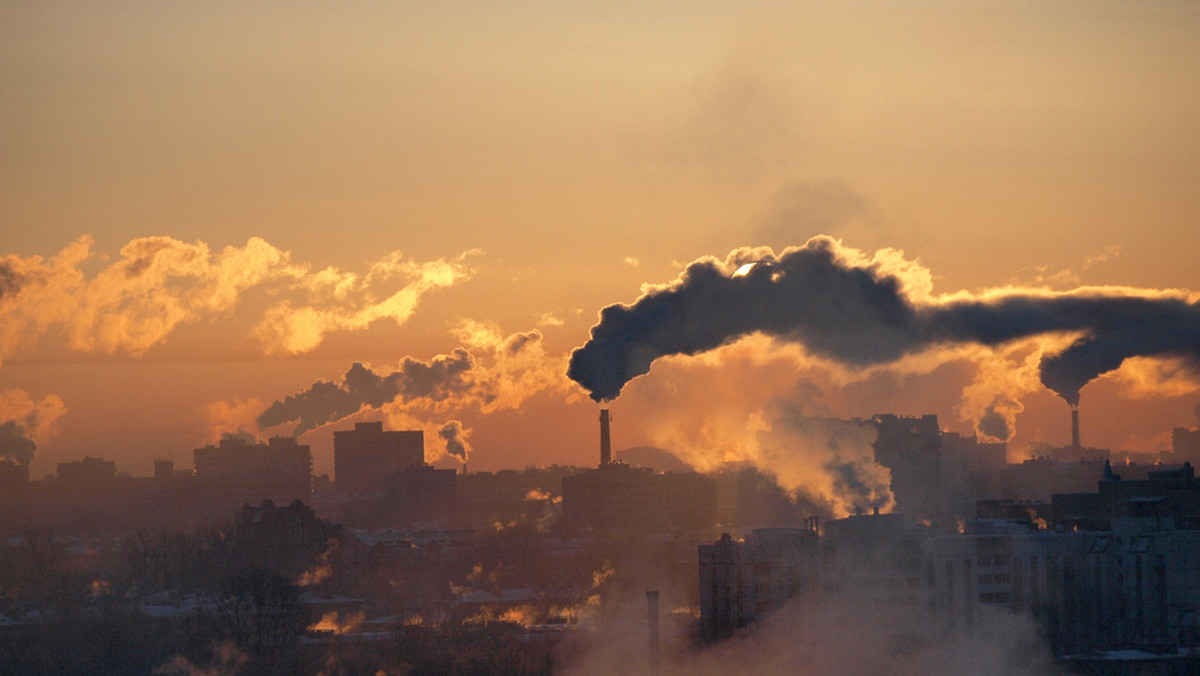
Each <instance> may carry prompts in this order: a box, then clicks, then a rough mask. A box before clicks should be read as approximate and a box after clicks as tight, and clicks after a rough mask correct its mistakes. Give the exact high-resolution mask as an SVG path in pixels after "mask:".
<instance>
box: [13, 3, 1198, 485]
mask: <svg viewBox="0 0 1200 676" xmlns="http://www.w3.org/2000/svg"><path fill="white" fill-rule="evenodd" d="M3 13H4V16H5V20H4V21H3V22H0V26H3V27H0V31H3V34H4V40H3V41H0V42H2V43H3V45H4V46H3V47H2V48H0V49H2V50H3V53H4V55H5V58H4V59H3V60H2V62H3V64H4V65H3V66H0V81H2V82H3V83H4V84H5V87H6V90H7V91H9V92H11V96H10V99H9V102H8V103H6V104H5V105H4V106H3V107H2V108H0V110H2V113H0V114H3V116H4V124H3V125H2V131H0V150H2V151H3V153H4V155H5V157H6V158H8V159H7V161H6V162H5V163H4V167H3V168H2V169H0V203H2V204H4V205H5V209H4V216H3V219H4V220H3V223H4V226H3V232H4V235H3V236H0V243H2V246H0V291H2V295H0V323H2V326H3V329H2V330H0V424H3V423H5V422H7V421H13V422H15V423H16V424H17V425H19V426H21V427H22V428H23V429H24V431H25V433H26V434H27V435H28V436H31V437H32V440H33V441H34V442H36V444H37V450H36V452H35V453H34V455H33V458H32V464H31V468H32V472H31V475H32V476H34V477H40V476H42V475H43V474H48V473H52V471H53V468H54V466H55V464H56V463H58V462H64V461H70V460H75V459H78V458H80V457H83V456H84V455H91V456H101V457H104V458H106V459H109V460H114V461H116V463H117V465H118V467H120V468H121V469H123V470H127V471H130V472H131V473H133V474H135V475H148V474H149V473H150V468H151V465H152V462H153V460H154V458H156V457H169V458H174V459H175V460H176V462H177V464H178V465H180V466H183V465H186V464H187V463H188V461H189V460H190V455H191V451H192V449H194V448H198V447H202V446H204V445H206V444H210V443H213V442H215V441H216V440H217V439H218V438H219V436H220V434H221V433H222V432H237V431H249V432H253V433H255V434H256V435H257V436H259V437H260V438H266V437H267V436H270V435H274V434H285V435H287V434H292V433H294V432H299V433H300V440H301V443H305V444H310V445H311V446H312V448H313V456H314V458H313V461H314V469H315V470H316V471H317V472H318V473H330V472H331V471H332V435H333V431H334V430H335V429H336V430H343V429H349V428H351V427H353V423H354V422H357V421H363V420H383V421H384V422H385V423H386V426H387V427H388V428H390V429H408V428H414V429H424V430H425V431H426V432H427V434H426V435H425V436H426V440H427V441H426V444H427V453H429V455H430V457H431V458H432V457H434V456H437V455H440V454H441V453H443V452H445V451H446V450H447V448H449V449H451V451H452V452H454V454H455V455H460V456H464V455H465V457H466V458H467V462H468V464H469V465H470V466H471V467H472V468H478V469H496V468H501V467H523V466H525V465H529V464H542V465H546V464H551V463H561V464H577V465H591V464H593V459H594V457H595V452H596V451H595V439H594V435H593V434H592V431H593V429H594V424H595V417H596V414H597V406H596V404H595V403H593V402H592V401H590V400H589V398H588V392H587V391H585V390H584V389H582V388H580V387H579V386H577V385H576V384H575V383H574V382H573V381H572V380H570V379H569V378H567V376H566V372H567V366H568V359H569V357H570V354H571V352H572V350H575V349H577V348H580V347H582V346H583V345H584V344H585V343H587V341H588V339H589V330H590V329H591V327H593V326H594V325H595V324H597V322H598V319H597V317H598V313H599V312H600V310H601V309H602V308H605V307H608V306H610V305H612V304H614V303H625V304H633V303H634V302H636V301H637V300H638V299H639V298H641V297H643V296H644V295H645V294H646V293H648V292H652V291H653V290H654V289H655V288H662V287H665V286H669V285H671V284H672V283H673V282H672V280H676V279H677V278H679V277H680V275H682V274H683V273H684V270H685V269H686V267H687V265H688V264H689V263H691V262H693V261H697V260H701V259H706V257H715V259H716V260H718V261H721V263H722V265H725V266H727V267H725V268H722V270H723V274H724V275H725V276H726V277H728V278H730V279H732V278H733V276H734V275H736V274H738V270H739V269H740V267H735V268H732V269H729V268H728V266H729V265H731V261H733V260H734V259H735V258H737V256H736V255H735V256H731V252H737V251H741V250H742V248H743V247H770V253H769V254H768V253H767V252H766V250H765V249H759V250H757V253H756V254H755V255H757V256H759V257H760V258H761V257H764V256H768V255H769V256H779V257H782V256H783V255H784V253H785V249H786V248H787V247H800V248H802V247H805V246H806V243H809V242H811V241H814V240H812V238H814V237H817V236H819V235H830V236H832V237H834V238H837V240H838V242H840V243H838V242H834V243H831V244H829V246H830V247H833V250H834V251H835V252H836V254H837V256H838V257H839V260H843V261H847V262H848V263H847V264H848V265H849V266H850V267H858V268H862V269H872V270H876V271H883V272H884V273H889V274H893V275H896V278H897V279H902V280H904V282H905V284H906V285H907V286H904V287H903V289H902V291H903V297H904V298H906V299H908V300H910V301H913V300H916V301H918V302H943V301H948V300H950V299H952V298H953V297H958V298H969V299H987V298H991V297H995V296H997V295H1002V294H1013V293H1026V294H1029V293H1034V294H1043V295H1044V294H1066V293H1076V294H1078V293H1080V292H1079V290H1080V289H1088V290H1090V291H1087V292H1086V293H1091V294H1099V295H1108V296H1112V295H1117V296H1122V297H1137V298H1158V299H1162V298H1171V299H1175V300H1177V301H1178V302H1180V303H1182V304H1184V305H1189V306H1190V307H1194V306H1195V303H1196V299H1197V292H1196V291H1195V289H1196V287H1197V282H1196V280H1195V277H1194V272H1193V271H1194V263H1195V261H1196V260H1197V258H1198V257H1200V237H1197V236H1196V235H1195V234H1194V231H1195V216H1196V214H1197V213H1200V195H1198V194H1197V193H1196V191H1195V190H1194V185H1195V183H1196V181H1195V179H1196V172H1197V171H1198V169H1197V167H1196V165H1195V162H1194V158H1195V157H1196V152H1197V150H1198V149H1200V133H1198V132H1197V131H1196V128H1195V125H1194V123H1193V121H1194V120H1195V119H1196V117H1197V115H1196V114H1197V113H1198V112H1200V98H1197V97H1196V95H1195V94H1194V93H1193V89H1194V88H1193V87H1192V86H1191V83H1193V82H1195V81H1196V77H1197V76H1198V75H1200V72H1198V71H1200V58H1197V57H1200V54H1197V53H1196V52H1197V51H1200V40H1197V39H1196V38H1197V37H1200V17H1198V16H1197V14H1196V12H1195V11H1194V9H1192V8H1190V7H1189V6H1188V5H1186V4H1183V3H1168V2H1161V3H1152V4H1150V5H1144V6H1143V5H1139V6H1136V7H1134V6H1129V5H1126V4H1124V3H1098V4H1097V3H1091V4H1088V5H1083V4H1078V5H1075V4H1067V5H1060V6H1056V7H1053V8H1044V7H1030V6H1026V5H1022V4H1017V3H999V4H995V3H988V4H986V5H984V4H978V5H971V6H968V7H963V6H961V5H957V4H951V3H926V4H923V5H921V6H920V8H919V9H906V8H881V7H869V6H866V5H849V6H846V5H843V4H841V3H837V4H835V3H807V4H804V5H802V6H798V7H790V6H779V5H777V4H775V3H758V4H753V5H751V6H748V7H746V8H744V9H741V10H738V11H736V12H734V11H724V10H721V9H720V8H718V7H708V8H700V9H697V8H685V7H682V6H676V5H674V4H672V3H659V4H656V5H653V6H647V7H643V8H638V9H615V8H613V9H605V10H601V9H598V8H593V9H588V10H584V9H578V8H574V9H572V8H561V7H556V8H551V7H539V8H521V9H499V8H492V9H483V8H479V7H473V6H470V5H467V6H463V7H437V8H433V7H430V8H399V7H396V8H390V7H388V8H384V7H372V8H366V7H363V8H358V10H357V11H355V10H350V9H342V8H339V9H333V8H326V10H325V12H324V16H322V17H321V18H320V19H316V18H314V17H309V16H301V15H299V14H292V13H289V12H287V11H286V10H283V9H274V8H266V7H258V8H245V7H235V6H229V7H226V8H224V10H223V11H221V12H211V13H206V12H204V11H203V10H197V9H188V8H182V7H175V8H157V9H153V10H150V9H140V8H133V7H131V8H126V9H113V10H107V11H106V10H100V9H96V8H91V7H88V6H86V5H84V4H80V5H78V6H60V7H59V8H57V9H53V8H46V7H42V6H40V5H37V4H28V5H22V4H18V5H10V6H9V7H8V8H6V9H5V10H3ZM818 241H824V240H818ZM738 255H741V256H742V258H739V259H737V260H743V259H745V256H747V255H748V254H745V253H742V254H738ZM706 260H707V259H706ZM742 274H746V273H742ZM1073 338H1074V334H1071V335H1067V334H1063V333H1056V334H1054V335H1048V334H1041V333H1039V334H1037V335H1034V336H1032V337H1031V338H1029V339H1028V340H1026V339H1024V338H1022V339H1013V340H1010V341H1004V342H1001V343H999V344H997V345H994V346H991V347H988V348H982V347H979V346H977V345H974V344H972V345H960V346H958V347H957V348H955V349H943V347H940V346H937V347H934V348H931V349H927V350H917V351H912V352H908V353H906V354H905V355H904V356H903V357H902V358H899V359H895V360H887V361H880V362H876V363H870V364H849V365H847V364H845V363H842V362H840V361H838V360H837V359H831V358H828V354H825V355H824V356H822V355H821V354H819V353H814V352H810V351H808V350H807V349H806V348H805V346H804V345H803V341H800V342H797V341H790V340H787V339H775V340H770V339H767V338H765V337H763V336H762V335H757V334H750V335H747V336H745V337H742V338H740V339H739V340H737V341H736V342H734V343H732V344H727V345H724V346H723V347H719V348H717V349H713V350H704V351H701V352H699V353H697V354H696V355H694V356H690V357H688V356H672V357H667V358H664V359H661V360H659V361H657V362H655V363H654V365H653V369H652V370H651V372H650V373H649V374H647V375H644V376H640V377H637V378H634V379H632V380H630V381H629V382H628V385H627V387H626V389H625V390H624V391H623V393H622V395H621V396H620V397H619V398H617V399H616V400H615V401H612V402H610V404H609V405H610V406H611V409H612V411H613V415H614V419H615V422H614V446H615V447H616V448H625V447H630V446H639V445H652V446H660V447H662V448H665V449H667V450H670V451H673V452H677V453H679V454H680V455H681V456H682V457H683V458H684V459H685V460H688V461H691V462H693V464H696V465H697V466H703V465H706V464H711V463H712V462H715V461H717V460H719V459H736V458H749V459H753V460H757V461H759V462H768V458H769V457H770V454H764V453H760V452H759V451H760V450H761V449H759V448H757V444H759V440H758V439H757V438H756V437H757V435H758V433H759V432H767V431H778V430H779V429H780V428H781V427H783V423H784V420H785V419H786V417H787V416H788V415H790V414H793V413H797V412H798V413H802V414H804V415H814V416H831V417H856V416H857V417H869V416H871V415H873V414H876V413H890V412H895V413H899V414H907V415H918V414H925V413H935V414H938V415H939V416H940V419H941V420H942V423H943V425H945V426H948V427H950V428H951V429H953V430H955V431H958V432H961V433H964V434H970V433H972V432H975V431H978V430H979V429H980V424H981V421H982V420H984V418H985V417H987V416H988V413H989V411H990V412H991V413H996V414H998V417H999V418H1000V419H1003V421H1004V423H1005V426H1004V427H997V426H996V425H995V424H993V425H992V426H989V427H987V428H986V429H987V430H990V431H993V432H995V431H997V430H1000V431H1003V432H1004V433H1005V434H1006V435H1007V436H1008V438H1009V439H1010V440H1011V443H1010V449H1009V452H1010V458H1012V459H1016V458H1017V457H1018V454H1020V453H1022V452H1024V451H1025V445H1027V444H1028V443H1029V442H1030V441H1044V442H1050V443H1056V444H1065V443H1067V441H1068V440H1069V438H1070V427H1069V417H1068V416H1069V413H1068V410H1069V407H1068V405H1067V403H1065V402H1064V401H1063V400H1062V399H1060V398H1059V397H1058V396H1056V395H1055V394H1054V393H1053V392H1051V391H1050V390H1048V389H1047V388H1045V387H1044V386H1042V385H1041V383H1040V382H1038V379H1037V377H1036V376H1037V369H1036V368H1035V367H1036V365H1037V363H1038V358H1039V357H1040V356H1041V355H1042V354H1043V353H1045V354H1049V355H1054V354H1058V353H1060V352H1061V351H1062V350H1063V349H1065V348H1066V346H1067V345H1069V344H1070V341H1071V340H1072V339H1073ZM1164 357H1165V358H1164ZM356 364H361V366H355V365H356ZM322 381H324V382H326V383H330V385H327V386H320V387H318V388H317V389H316V390H314V385H316V384H318V383H321V382H322ZM355 388H357V389H355ZM351 390H354V391H355V396H347V393H349V392H350V391H351ZM322 393H324V394H328V395H330V396H331V397H332V398H333V401H331V400H330V399H329V398H326V399H324V400H322V401H325V402H326V403H327V404H328V405H327V406H326V408H325V409H323V410H321V411H313V410H309V409H305V408H304V406H303V404H305V403H306V402H307V401H309V400H312V399H314V398H316V397H318V396H319V395H321V394H322ZM306 395H312V396H311V397H309V396H306ZM289 398H291V403H292V404H293V406H292V407H291V408H289V407H288V405H287V404H288V402H289ZM1198 400H1200V379H1198V377H1197V374H1196V371H1195V364H1194V363H1191V362H1189V361H1188V360H1187V359H1186V358H1181V357H1180V356H1179V355H1177V354H1174V353H1168V354H1166V355H1157V356H1150V357H1141V356H1139V357H1135V358H1132V359H1127V360H1125V361H1124V362H1123V363H1122V366H1121V368H1120V369H1118V370H1115V371H1108V372H1106V373H1104V374H1102V375H1100V376H1099V378H1097V379H1095V380H1092V381H1090V382H1089V383H1088V384H1086V385H1085V386H1084V387H1083V389H1082V391H1081V401H1080V415H1081V418H1082V428H1083V443H1084V444H1085V445H1090V446H1097V447H1106V448H1112V449H1113V450H1134V451H1154V450H1158V449H1160V448H1168V447H1169V445H1170V440H1169V434H1170V429H1171V428H1172V427H1175V426H1187V427H1191V426H1193V425H1195V424H1196V418H1195V415H1194V409H1195V406H1196V402H1197V401H1198ZM360 405H366V406H367V407H368V408H367V410H366V411H364V412H362V413H356V411H357V410H358V407H359V406H360ZM793 409H794V410H793ZM269 411H270V412H272V413H271V414H268V412H269ZM304 414H307V415H308V417H307V418H305V417H304ZM289 416H290V417H289ZM988 419H989V420H991V422H992V423H996V420H997V416H996V415H992V416H991V417H990V418H988ZM455 423H457V425H456V424H455ZM454 444H458V445H457V446H455V445H454Z"/></svg>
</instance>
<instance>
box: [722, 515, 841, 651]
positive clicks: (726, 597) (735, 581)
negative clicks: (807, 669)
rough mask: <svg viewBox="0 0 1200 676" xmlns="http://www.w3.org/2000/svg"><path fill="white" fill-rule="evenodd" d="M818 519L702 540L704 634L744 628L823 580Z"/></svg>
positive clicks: (813, 587)
mask: <svg viewBox="0 0 1200 676" xmlns="http://www.w3.org/2000/svg"><path fill="white" fill-rule="evenodd" d="M819 547H820V539H819V538H818V535H817V530H816V521H815V519H814V520H811V521H809V523H808V524H807V525H806V527H805V528H756V529H755V530H754V531H753V532H752V533H751V535H750V536H749V537H748V538H746V540H745V542H738V541H736V540H734V539H733V538H731V537H730V536H729V534H728V533H725V534H722V535H721V539H720V540H718V541H717V542H716V543H714V544H711V545H701V546H700V548H699V555H700V626H701V630H702V632H703V633H704V634H705V637H706V638H716V637H718V636H722V635H725V634H727V633H728V632H729V631H730V630H732V629H736V628H738V627H743V626H745V625H747V624H749V623H750V622H751V621H752V620H754V619H755V618H758V617H763V616H765V615H766V614H768V613H771V612H773V611H775V610H778V609H779V608H781V607H783V605H784V604H785V603H788V602H789V601H792V600H793V599H797V598H798V597H800V596H802V595H804V594H807V595H808V596H809V597H810V600H811V599H812V598H815V596H814V595H813V593H814V591H815V589H816V587H817V585H818V584H819V582H820V580H819V573H820V568H819V563H820V552H819Z"/></svg>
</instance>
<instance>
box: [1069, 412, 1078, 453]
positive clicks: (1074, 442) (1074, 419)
mask: <svg viewBox="0 0 1200 676" xmlns="http://www.w3.org/2000/svg"><path fill="white" fill-rule="evenodd" d="M1071 448H1080V446H1079V409H1077V408H1075V407H1071Z"/></svg>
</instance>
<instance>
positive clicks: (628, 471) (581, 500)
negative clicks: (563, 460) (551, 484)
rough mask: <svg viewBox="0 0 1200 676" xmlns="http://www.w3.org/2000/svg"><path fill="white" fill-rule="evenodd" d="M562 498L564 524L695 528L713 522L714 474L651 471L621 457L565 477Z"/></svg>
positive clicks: (715, 514) (715, 511)
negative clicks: (623, 460)
mask: <svg viewBox="0 0 1200 676" xmlns="http://www.w3.org/2000/svg"><path fill="white" fill-rule="evenodd" d="M562 498H563V522H564V524H565V525H566V526H567V527H568V528H577V527H583V526H590V527H592V528H628V529H635V530H648V531H649V530H672V529H676V528H683V529H698V528H708V527H710V526H712V525H714V524H715V523H716V516H717V484H716V481H715V480H713V479H712V477H708V476H705V475H702V474H697V473H695V472H685V473H674V472H665V473H663V474H655V473H654V472H653V470H650V469H648V468H641V467H638V468H635V467H630V466H628V465H624V464H621V463H610V464H608V465H605V466H604V467H600V468H598V469H594V470H589V471H586V472H583V473H581V474H576V475H574V476H568V477H563V480H562Z"/></svg>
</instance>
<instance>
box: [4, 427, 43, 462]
mask: <svg viewBox="0 0 1200 676" xmlns="http://www.w3.org/2000/svg"><path fill="white" fill-rule="evenodd" d="M36 450H37V444H35V443H34V442H33V439H30V438H29V436H28V433H27V432H26V431H25V428H24V427H22V426H21V425H19V424H18V423H17V421H16V420H7V421H5V422H4V424H0V458H6V459H8V460H11V461H13V462H15V463H17V464H20V465H28V464H29V461H30V460H33V452H34V451H36Z"/></svg>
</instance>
